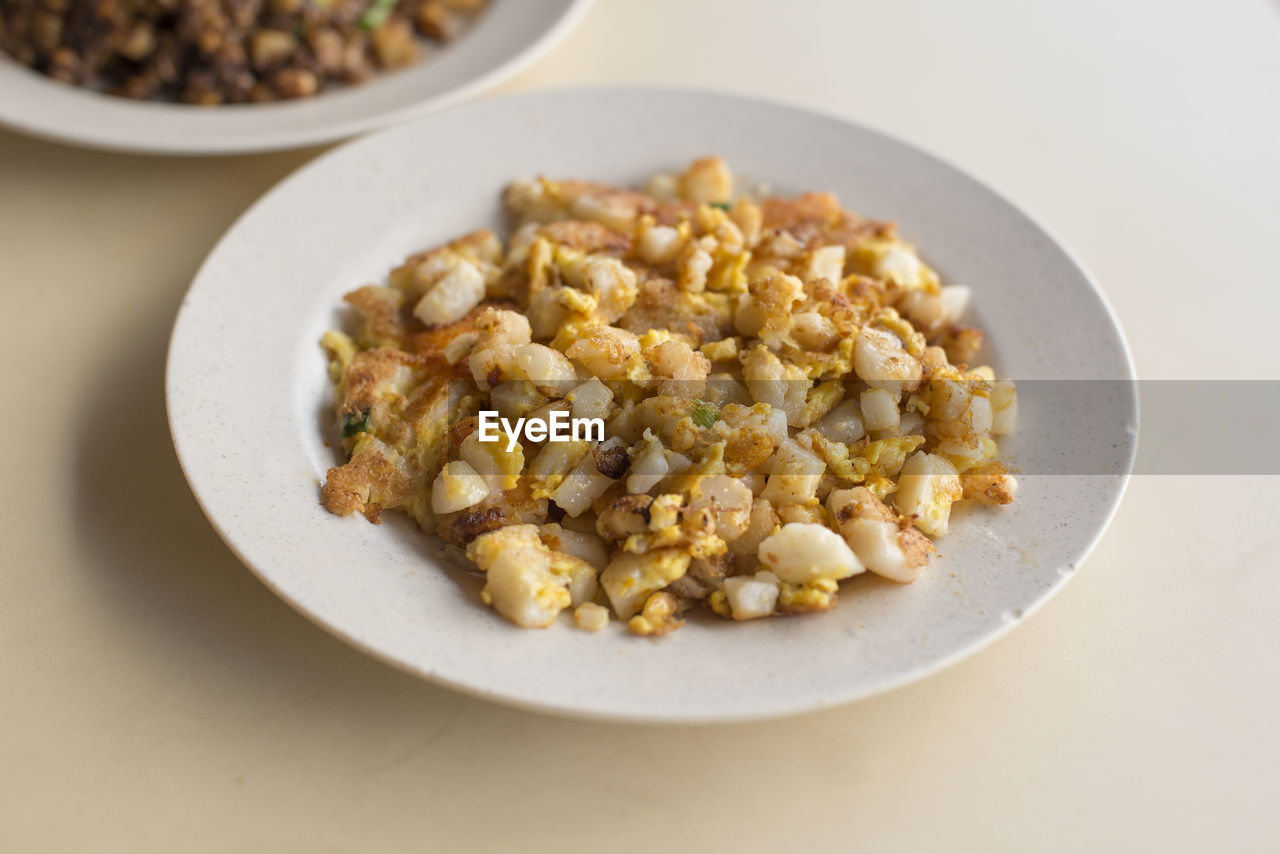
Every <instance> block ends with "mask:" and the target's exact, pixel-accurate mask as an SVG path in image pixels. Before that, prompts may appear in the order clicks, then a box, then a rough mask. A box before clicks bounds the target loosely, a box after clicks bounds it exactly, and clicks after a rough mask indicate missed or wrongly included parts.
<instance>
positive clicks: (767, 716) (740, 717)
mask: <svg viewBox="0 0 1280 854" xmlns="http://www.w3.org/2000/svg"><path fill="white" fill-rule="evenodd" d="M614 92H623V93H629V94H637V95H648V96H657V97H661V96H664V95H668V94H672V93H675V94H679V95H682V96H693V97H710V98H712V99H731V100H734V101H739V102H742V103H745V104H752V105H759V106H762V107H769V108H775V107H777V108H783V109H786V110H792V111H800V112H804V113H808V114H812V115H813V116H815V117H820V118H823V119H826V120H833V121H836V122H839V123H841V124H845V125H850V126H853V127H854V128H857V129H858V130H860V131H862V132H865V133H869V134H871V135H874V136H877V137H881V138H884V139H886V140H888V141H889V142H891V143H893V144H895V145H899V146H902V147H905V148H908V149H911V150H912V151H913V152H915V153H917V154H920V155H923V156H925V157H927V158H929V159H931V160H934V161H937V162H938V163H940V164H942V165H943V166H945V167H947V168H949V169H951V170H954V171H955V172H957V173H960V174H961V175H963V176H965V177H967V178H968V179H970V180H971V181H973V182H974V183H976V184H978V185H980V186H981V188H982V189H984V190H986V191H987V192H989V193H991V194H992V195H993V196H995V197H996V198H997V199H998V200H999V201H1001V202H1002V203H1003V204H1005V205H1007V206H1008V207H1009V208H1010V209H1012V210H1013V211H1014V212H1016V213H1017V214H1018V215H1020V216H1021V217H1023V218H1024V219H1025V220H1027V221H1028V222H1029V223H1030V224H1032V225H1033V226H1034V227H1035V228H1036V229H1038V230H1039V231H1040V232H1041V233H1042V234H1043V235H1044V236H1045V237H1046V238H1047V239H1048V240H1049V241H1050V242H1051V243H1052V244H1053V245H1054V246H1055V247H1056V248H1057V249H1058V250H1060V251H1061V252H1062V253H1063V255H1064V256H1065V257H1066V259H1067V260H1068V261H1069V262H1070V263H1071V265H1073V266H1074V268H1075V270H1076V271H1077V272H1078V273H1079V274H1080V277H1081V278H1082V279H1083V280H1084V281H1085V282H1086V283H1087V284H1088V285H1089V287H1090V288H1091V290H1092V291H1093V294H1094V296H1095V297H1096V298H1097V299H1098V302H1099V305H1100V306H1101V307H1102V309H1103V312H1104V314H1105V316H1106V317H1107V319H1108V320H1109V321H1110V328H1111V331H1112V332H1113V333H1114V335H1115V338H1116V342H1117V344H1118V345H1119V347H1118V350H1119V354H1120V355H1121V356H1122V362H1123V368H1124V370H1125V372H1126V374H1127V375H1126V376H1125V377H1121V378H1117V379H1119V380H1120V381H1121V382H1123V383H1124V385H1125V388H1126V391H1127V403H1128V404H1129V406H1130V407H1131V410H1132V419H1133V425H1134V428H1135V433H1134V435H1133V442H1132V444H1131V446H1130V448H1129V453H1128V457H1127V459H1126V460H1125V461H1124V467H1123V469H1124V470H1123V471H1122V472H1121V473H1118V474H1114V475H1106V477H1109V478H1110V479H1111V481H1112V483H1113V485H1112V486H1111V488H1110V489H1109V491H1108V496H1107V507H1106V511H1105V514H1104V515H1103V517H1102V518H1101V521H1100V522H1099V524H1098V525H1097V527H1096V528H1095V529H1094V530H1093V531H1092V532H1091V533H1090V535H1089V537H1088V540H1087V542H1084V541H1082V542H1080V543H1077V544H1073V551H1075V552H1077V557H1076V559H1075V561H1074V562H1073V566H1074V568H1075V569H1077V570H1078V568H1079V567H1080V566H1082V565H1083V564H1084V563H1085V561H1086V560H1087V559H1088V557H1089V556H1090V555H1091V554H1092V552H1093V550H1094V549H1095V548H1096V547H1097V544H1098V543H1099V542H1100V540H1101V539H1102V537H1103V536H1104V535H1105V534H1106V532H1107V531H1108V530H1109V529H1110V526H1111V524H1112V522H1113V521H1114V519H1115V516H1116V514H1117V512H1118V511H1119V507H1120V505H1121V503H1122V502H1123V499H1124V496H1125V494H1126V493H1127V490H1128V486H1129V482H1130V480H1131V478H1132V473H1133V466H1134V462H1135V460H1136V455H1137V447H1138V442H1139V441H1140V424H1141V420H1140V416H1141V413H1140V408H1139V407H1140V399H1139V395H1138V393H1137V379H1138V377H1137V371H1136V368H1135V364H1134V361H1133V354H1132V351H1131V349H1130V345H1129V341H1128V337H1127V336H1126V334H1125V332H1124V327H1123V325H1122V323H1121V321H1120V318H1119V316H1118V315H1117V314H1116V312H1115V309H1114V307H1113V305H1112V304H1111V302H1110V300H1109V299H1108V298H1107V296H1106V293H1105V292H1104V291H1103V289H1102V288H1101V286H1100V285H1099V283H1098V281H1097V279H1096V278H1095V277H1094V275H1093V274H1092V272H1091V271H1090V270H1089V268H1088V267H1087V266H1086V265H1085V264H1084V263H1083V262H1082V261H1081V259H1080V257H1079V256H1078V255H1077V254H1076V253H1075V252H1074V251H1073V249H1072V248H1071V247H1070V245H1069V244H1068V243H1066V242H1065V241H1064V240H1062V239H1061V238H1060V237H1059V236H1058V235H1057V234H1056V233H1055V232H1054V231H1053V230H1052V229H1050V228H1049V227H1047V226H1046V225H1045V224H1044V222H1043V221H1042V220H1041V219H1040V218H1039V217H1038V216H1037V215H1035V214H1034V213H1033V212H1031V211H1030V210H1029V209H1028V208H1027V207H1026V206H1025V205H1023V204H1021V203H1019V202H1017V201H1015V200H1014V199H1013V198H1011V197H1010V195H1009V194H1007V193H1006V192H1005V191H1003V190H1002V189H1000V188H999V187H997V186H996V185H995V184H993V183H992V182H990V181H988V180H987V179H986V178H984V177H982V176H981V175H980V174H979V173H977V172H975V171H974V170H971V169H969V168H966V167H961V166H958V165H956V164H955V163H954V162H953V161H951V160H950V159H948V158H946V157H943V156H939V155H938V154H935V153H934V152H933V151H931V150H929V149H928V148H926V147H924V146H921V145H918V144H916V143H915V142H912V141H908V140H905V139H903V138H901V137H899V136H897V135H896V134H893V133H889V132H886V131H883V130H881V129H879V128H877V127H874V126H872V125H869V124H867V123H865V122H862V121H858V120H854V119H850V118H848V117H847V116H844V115H841V114H839V113H836V112H833V111H829V110H823V109H821V108H816V107H814V106H813V105H810V104H806V103H796V102H788V101H785V100H781V99H773V98H762V97H756V96H753V95H745V94H743V93H738V92H730V91H722V90H716V89H711V88H706V87H698V86H683V85H680V86H654V85H587V86H574V87H557V88H549V89H538V90H531V91H522V92H513V93H503V94H499V95H495V96H493V97H491V98H486V99H484V100H483V103H485V104H489V105H492V104H493V103H494V102H503V101H519V100H522V99H530V98H538V97H543V96H551V97H556V96H570V97H571V96H573V95H576V94H592V93H594V94H602V93H614ZM471 103H472V104H477V103H480V102H474V101H473V102H471ZM467 106H469V105H462V106H461V107H454V108H452V109H455V110H459V109H466V108H467ZM426 121H429V120H419V122H418V124H425V122H426ZM403 127H404V126H403V125H401V126H398V127H394V128H388V129H385V130H384V131H381V132H379V133H377V134H368V135H365V136H363V137H360V138H356V139H352V140H349V141H347V142H345V143H343V144H342V145H339V146H335V147H334V148H332V149H330V150H328V151H325V152H323V153H321V154H319V155H318V156H317V157H315V158H312V159H311V160H309V161H307V162H306V163H304V164H302V165H301V166H299V167H297V168H296V169H294V170H292V171H291V172H290V173H289V174H288V175H286V176H284V177H283V178H281V179H280V180H279V181H278V182H276V183H275V184H274V185H273V186H272V187H271V188H270V189H268V190H267V191H266V192H264V193H263V194H262V195H261V196H260V197H259V198H258V199H257V200H255V201H254V202H253V203H252V204H251V205H249V207H247V208H246V209H245V210H244V211H243V212H242V213H241V214H240V215H239V216H238V217H237V218H236V219H235V220H234V221H233V222H232V224H231V225H230V226H229V227H228V228H227V229H226V231H225V232H224V233H223V235H222V236H221V237H220V238H219V239H218V241H217V242H216V243H215V244H214V246H213V247H212V248H211V249H210V251H209V253H208V255H207V256H206V258H205V259H204V261H203V262H202V263H201V265H200V267H199V269H198V270H197V272H196V274H195V276H194V277H193V278H192V282H191V285H190V286H189V287H188V290H187V293H186V295H184V298H183V300H182V303H181V305H180V307H179V309H178V311H177V314H176V317H175V320H174V325H173V329H172V331H171V335H170V341H169V348H168V351H167V356H166V365H165V407H166V414H167V418H168V423H169V428H170V437H171V441H172V442H173V445H174V451H175V455H176V456H177V458H178V461H179V465H180V466H181V468H182V471H183V475H184V477H185V478H186V480H187V483H188V486H189V488H190V490H191V492H192V494H193V496H194V497H195V499H196V502H197V504H198V505H199V506H200V508H201V511H202V512H203V513H204V514H205V516H206V518H207V519H208V520H209V522H210V525H211V526H212V527H213V528H214V530H215V531H216V532H217V534H218V536H219V538H221V539H222V541H223V542H224V543H226V545H227V547H228V548H229V549H230V550H231V551H232V553H234V554H235V555H236V557H237V558H238V559H239V560H240V561H241V563H243V564H244V565H245V566H246V567H247V568H248V569H249V570H250V571H251V572H252V573H253V574H254V575H255V576H257V577H258V578H259V579H260V580H261V581H262V582H263V583H264V584H265V585H266V586H267V588H268V589H270V590H271V591H272V592H273V593H275V594H276V595H277V596H279V597H280V598H281V599H282V600H284V601H285V602H286V603H287V604H288V605H289V606H290V607H291V608H292V609H293V610H295V611H297V612H298V613H300V614H302V615H303V616H304V617H306V618H307V619H308V620H309V621H310V622H312V623H314V624H316V625H318V626H320V627H321V628H322V629H323V630H324V631H326V632H327V633H329V634H330V635H332V636H334V637H337V638H338V639H340V640H342V641H343V642H344V643H347V644H349V645H351V646H352V647H354V648H356V649H359V650H360V651H362V652H364V653H366V654H368V655H370V656H371V657H373V658H375V659H377V660H378V661H381V662H384V663H386V664H389V665H391V666H392V667H394V668H396V669H397V670H401V671H403V672H405V673H408V674H411V675H412V676H414V677H416V678H419V679H424V680H426V681H428V682H431V683H433V684H436V685H440V686H443V687H445V688H448V689H449V690H452V691H457V692H459V693H461V694H464V695H467V696H471V697H477V698H480V699H485V700H488V701H491V702H495V703H498V704H501V705H504V706H508V707H513V708H519V709H524V710H527V711H533V712H538V713H542V714H552V715H556V716H559V717H566V718H570V719H577V720H588V721H604V722H617V723H631V724H653V725H663V724H694V725H698V724H715V723H733V722H746V721H756V720H771V719H777V718H782V717H789V716H794V715H800V714H806V713H811V712H816V711H820V710H823V709H828V708H832V707H836V706H841V705H847V704H849V703H853V702H856V701H858V700H862V699H866V698H868V697H871V696H876V695H879V694H884V693H888V692H890V691H896V690H898V689H900V688H903V687H905V686H907V685H910V684H913V683H915V682H917V681H920V680H922V679H925V678H927V677H929V676H932V675H934V674H936V673H938V672H940V671H942V670H944V669H946V668H948V667H951V666H953V665H955V664H957V663H959V662H961V661H963V660H965V659H967V658H969V657H970V656H972V655H975V654H977V653H979V652H981V651H982V650H984V649H986V648H987V647H989V646H990V645H991V644H993V643H994V642H996V641H997V640H999V639H1000V638H1003V637H1005V636H1006V635H1008V634H1009V632H1011V631H1012V630H1013V629H1014V628H1016V627H1017V626H1019V625H1021V624H1022V622H1023V621H1024V620H1025V619H1026V618H1027V617H1029V616H1031V615H1032V614H1033V613H1035V612H1036V611H1038V610H1039V609H1040V608H1041V607H1043V606H1044V605H1045V604H1046V603H1048V602H1049V601H1050V600H1051V599H1052V598H1053V597H1055V596H1056V595H1057V594H1058V593H1059V592H1060V591H1061V590H1062V588H1063V587H1064V586H1066V584H1067V582H1069V581H1070V580H1071V578H1073V577H1074V576H1075V575H1077V574H1078V572H1071V573H1070V574H1068V575H1062V576H1061V577H1060V578H1059V579H1058V580H1056V581H1055V582H1054V583H1053V584H1052V586H1050V587H1048V588H1047V589H1046V590H1044V591H1043V592H1042V593H1040V594H1039V595H1038V596H1037V597H1036V598H1035V599H1034V601H1032V602H1030V603H1028V604H1027V605H1026V607H1025V608H1023V609H1022V611H1021V613H1020V614H1019V615H1018V617H1017V618H1016V619H1013V620H1007V621H1005V622H1004V623H1003V624H1002V625H1000V626H999V627H998V628H996V629H993V630H990V631H987V632H986V633H985V634H983V635H982V636H981V637H980V638H978V639H976V640H972V641H969V642H967V643H966V644H965V645H963V646H962V647H960V648H959V649H956V650H953V651H951V652H949V653H946V654H943V655H940V656H938V657H936V658H935V659H933V660H932V661H929V662H928V663H927V664H925V665H922V666H916V667H913V668H907V669H904V670H903V671H902V672H901V673H898V674H895V675H894V676H892V677H889V678H886V679H883V680H881V681H880V682H877V683H876V684H874V685H871V686H867V687H854V688H852V689H846V690H843V691H839V690H832V691H830V692H828V694H827V695H826V696H825V697H823V698H822V699H820V700H813V699H803V700H800V701H797V702H774V703H772V704H771V705H770V707H769V708H767V709H764V710H761V709H756V708H751V709H745V710H744V709H734V710H728V711H726V710H716V711H715V712H712V713H670V712H668V711H659V712H656V713H655V712H653V711H633V712H617V711H605V710H600V709H594V708H582V707H579V706H575V705H572V704H568V703H564V702H558V701H555V700H531V699H527V698H525V697H520V696H513V695H509V694H503V693H501V692H498V691H493V690H487V689H485V688H483V687H478V686H476V685H472V684H469V683H466V682H460V681H458V680H456V679H453V678H449V677H447V676H444V675H441V674H438V673H434V672H429V671H427V670H424V669H422V668H421V667H420V666H415V665H414V664H412V663H410V662H407V661H402V660H400V659H398V658H396V657H394V656H393V655H392V654H391V653H388V652H386V651H383V650H381V649H379V648H377V647H376V646H373V645H371V644H369V643H366V642H365V641H362V640H360V639H358V638H356V637H354V636H353V635H351V634H350V633H349V632H347V631H346V630H344V629H342V628H341V627H339V626H337V625H334V624H332V623H329V622H325V621H324V620H322V619H321V618H320V616H319V615H317V614H315V613H313V612H311V611H309V610H307V609H306V608H305V607H304V606H303V605H302V603H300V602H298V601H296V600H295V599H294V598H292V597H291V596H289V595H287V594H286V593H285V592H284V591H283V590H282V588H281V587H280V586H279V585H278V584H277V583H276V582H275V581H274V580H273V579H272V578H271V577H270V576H269V575H268V574H267V573H266V572H264V571H263V570H261V569H260V568H259V567H257V566H255V565H254V564H253V563H252V562H250V561H249V560H248V559H247V556H246V555H245V554H244V553H243V551H242V550H241V548H240V547H239V546H238V545H237V544H236V543H235V542H234V541H233V539H232V535H231V532H230V531H228V530H226V529H224V527H223V526H222V525H221V524H219V522H218V521H217V520H215V518H214V517H213V514H212V513H211V511H210V508H209V507H208V506H207V504H206V501H205V499H204V497H202V495H201V494H200V489H199V487H198V486H197V484H196V483H195V482H194V481H193V480H192V477H191V472H190V469H189V466H188V460H187V459H186V458H185V457H184V452H183V447H182V446H183V442H182V440H181V439H180V438H179V436H178V430H177V428H176V426H175V417H174V407H173V395H174V378H173V371H172V367H173V361H174V352H175V348H176V345H177V341H178V334H179V331H180V327H181V325H182V319H183V316H184V314H185V313H186V312H187V309H188V303H189V297H190V294H191V291H192V290H193V289H194V288H195V287H196V285H197V284H198V283H199V282H200V281H201V279H202V278H203V277H204V275H205V274H206V270H207V269H208V267H209V265H210V262H211V260H212V259H214V258H215V256H216V255H217V254H218V252H219V250H221V249H222V248H223V247H224V245H225V244H226V243H227V242H229V241H230V240H231V239H233V238H234V235H235V234H236V232H237V231H238V230H239V228H240V227H241V225H242V224H243V222H244V221H245V220H246V219H248V218H250V217H251V216H252V215H253V214H254V213H255V212H256V211H257V210H258V209H259V208H260V207H261V206H263V205H265V204H266V203H268V202H269V200H271V199H273V198H274V197H276V196H277V195H279V194H281V193H283V192H286V191H287V189H288V187H289V186H290V184H292V183H293V182H294V181H303V180H305V179H306V178H307V176H308V174H309V173H310V172H312V171H313V170H317V169H319V168H320V167H321V165H322V164H323V163H325V162H327V161H328V160H329V159H330V158H335V159H336V158H339V157H343V156H346V152H347V151H348V150H349V149H353V148H356V147H359V146H361V145H363V144H367V143H368V142H369V141H370V140H371V139H376V138H378V137H380V136H382V135H383V134H390V133H395V132H397V131H399V130H402V129H403Z"/></svg>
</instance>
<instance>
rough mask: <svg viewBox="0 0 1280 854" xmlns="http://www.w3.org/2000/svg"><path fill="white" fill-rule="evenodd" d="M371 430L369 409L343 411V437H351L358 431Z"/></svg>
mask: <svg viewBox="0 0 1280 854" xmlns="http://www.w3.org/2000/svg"><path fill="white" fill-rule="evenodd" d="M368 432H369V410H367V409H366V410H364V412H344V413H342V438H344V439H350V438H351V437H352V436H354V435H355V434H357V433H368Z"/></svg>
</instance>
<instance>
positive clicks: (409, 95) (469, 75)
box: [0, 0, 591, 154]
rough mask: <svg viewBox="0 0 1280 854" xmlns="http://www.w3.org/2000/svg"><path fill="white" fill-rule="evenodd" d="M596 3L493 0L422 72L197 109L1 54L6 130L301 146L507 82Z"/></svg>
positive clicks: (113, 139) (169, 142)
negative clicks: (68, 77)
mask: <svg viewBox="0 0 1280 854" xmlns="http://www.w3.org/2000/svg"><path fill="white" fill-rule="evenodd" d="M590 5H591V0H490V2H489V8H487V9H486V10H485V11H484V13H483V14H481V15H480V16H479V17H478V18H477V19H476V20H475V21H474V22H473V23H470V24H468V25H467V27H466V29H465V30H464V32H463V33H462V34H461V35H460V36H459V37H458V39H457V40H456V41H454V42H452V43H451V44H449V45H447V46H444V47H434V46H428V47H427V48H426V49H425V50H424V52H423V58H422V60H421V61H419V62H417V63H416V64H414V65H412V66H410V67H408V68H403V69H398V70H395V71H390V72H384V73H379V74H377V75H376V76H375V77H374V78H373V79H371V80H369V81H368V82H366V83H363V84H360V85H357V86H347V87H338V88H335V89H332V90H330V91H326V92H324V93H322V94H321V95H319V96H317V97H314V98H304V99H302V100H298V101H287V102H285V101H282V102H275V103H269V104H237V105H231V106H221V107H195V106H191V105H189V104H173V103H159V102H145V101H131V100H128V99H126V98H116V97H112V96H109V95H102V94H99V93H97V92H92V91H89V90H88V89H84V88H79V87H73V86H67V85H64V84H62V83H58V82H55V81H53V80H50V79H49V78H47V77H44V76H43V75H41V74H38V73H36V72H34V71H32V70H31V69H29V68H25V67H23V66H21V65H19V64H18V63H16V62H14V61H13V60H12V59H10V58H9V57H8V56H6V55H5V54H3V53H0V125H5V126H8V127H10V128H12V129H13V130H17V131H22V132H24V133H29V134H31V135H33V136H39V137H44V138H47V139H56V140H58V141H60V142H67V143H72V144H76V145H85V146H90V147H93V148H106V149H112V150H118V151H140V152H150V153H157V154H231V153H235V152H248V151H268V150H272V149H281V148H299V147H301V146H305V145H318V144H320V143H323V142H332V141H334V140H338V139H345V138H347V137H350V136H354V135H356V134H358V133H363V132H365V131H369V130H373V129H376V128H382V127H388V126H390V125H393V124H396V123H398V122H403V121H405V120H407V119H411V118H415V117H417V116H421V115H423V114H424V113H426V112H428V111H430V110H432V109H436V108H439V107H444V106H447V105H449V104H455V103H458V102H460V101H462V100H463V99H465V98H467V97H470V96H472V95H474V94H476V93H477V92H482V91H484V90H485V89H488V88H490V87H493V86H496V85H498V84H499V83H501V82H502V81H504V80H508V79H510V78H511V77H514V76H515V75H516V74H518V73H520V71H522V70H523V69H525V68H527V67H528V66H529V65H530V64H532V63H533V62H535V61H537V59H538V58H539V57H541V56H542V55H543V54H545V53H546V52H547V51H549V50H551V48H552V47H554V46H555V45H556V43H558V42H559V41H560V39H562V38H563V37H564V36H565V35H567V34H568V33H569V31H570V30H572V29H573V27H574V26H575V25H576V24H577V23H578V22H579V21H580V20H582V17H583V15H584V14H585V13H586V11H587V8H588V7H589V6H590Z"/></svg>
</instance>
